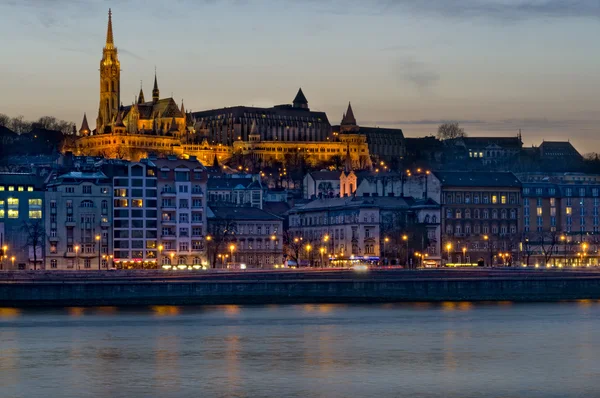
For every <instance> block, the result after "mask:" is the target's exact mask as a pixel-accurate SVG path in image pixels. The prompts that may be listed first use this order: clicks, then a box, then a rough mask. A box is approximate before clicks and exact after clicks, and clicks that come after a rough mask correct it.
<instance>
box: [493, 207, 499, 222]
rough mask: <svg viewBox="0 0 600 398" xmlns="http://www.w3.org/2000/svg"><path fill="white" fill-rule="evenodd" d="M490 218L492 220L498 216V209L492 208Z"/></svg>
mask: <svg viewBox="0 0 600 398" xmlns="http://www.w3.org/2000/svg"><path fill="white" fill-rule="evenodd" d="M492 218H493V219H494V220H495V219H497V218H498V210H496V209H494V210H492Z"/></svg>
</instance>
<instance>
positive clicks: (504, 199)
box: [500, 195, 506, 205]
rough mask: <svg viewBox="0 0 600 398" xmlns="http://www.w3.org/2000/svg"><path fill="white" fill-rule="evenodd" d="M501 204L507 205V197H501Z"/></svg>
mask: <svg viewBox="0 0 600 398" xmlns="http://www.w3.org/2000/svg"><path fill="white" fill-rule="evenodd" d="M500 203H502V204H503V205H505V204H506V196H505V195H502V196H501V197H500Z"/></svg>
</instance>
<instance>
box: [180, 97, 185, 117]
mask: <svg viewBox="0 0 600 398" xmlns="http://www.w3.org/2000/svg"><path fill="white" fill-rule="evenodd" d="M181 113H182V114H183V116H185V107H184V106H183V98H182V99H181Z"/></svg>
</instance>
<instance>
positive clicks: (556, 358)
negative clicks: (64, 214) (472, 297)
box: [0, 301, 600, 398]
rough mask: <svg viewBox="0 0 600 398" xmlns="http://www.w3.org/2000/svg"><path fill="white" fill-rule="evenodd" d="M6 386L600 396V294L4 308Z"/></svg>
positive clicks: (171, 393) (129, 391)
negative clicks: (526, 300)
mask: <svg viewBox="0 0 600 398" xmlns="http://www.w3.org/2000/svg"><path fill="white" fill-rule="evenodd" d="M0 396H2V397H4V398H8V397H11V398H12V397H15V398H16V397H24V398H25V397H27V398H31V397H45V398H48V397H78V398H80V397H252V398H254V397H324V398H325V397H326V398H335V397H412V398H419V397H434V398H435V397H461V398H467V397H527V398H531V397H544V398H547V397H561V398H565V397H599V396H600V303H599V302H592V301H580V302H569V303H567V302H564V303H553V304H513V303H490V304H475V303H441V304H425V303H423V304H393V305H392V304H386V305H348V306H344V305H290V306H278V305H272V306H248V307H245V306H214V307H168V306H163V307H149V308H133V309H132V308H117V307H98V308H65V309H55V310H48V309H46V310H19V309H10V308H0Z"/></svg>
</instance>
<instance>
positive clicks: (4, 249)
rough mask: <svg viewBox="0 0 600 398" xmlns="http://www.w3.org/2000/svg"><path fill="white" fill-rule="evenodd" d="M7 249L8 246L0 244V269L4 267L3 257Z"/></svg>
mask: <svg viewBox="0 0 600 398" xmlns="http://www.w3.org/2000/svg"><path fill="white" fill-rule="evenodd" d="M7 251H8V246H7V245H4V246H2V258H0V269H3V268H4V259H5V258H6V257H7V256H6V252H7Z"/></svg>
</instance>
